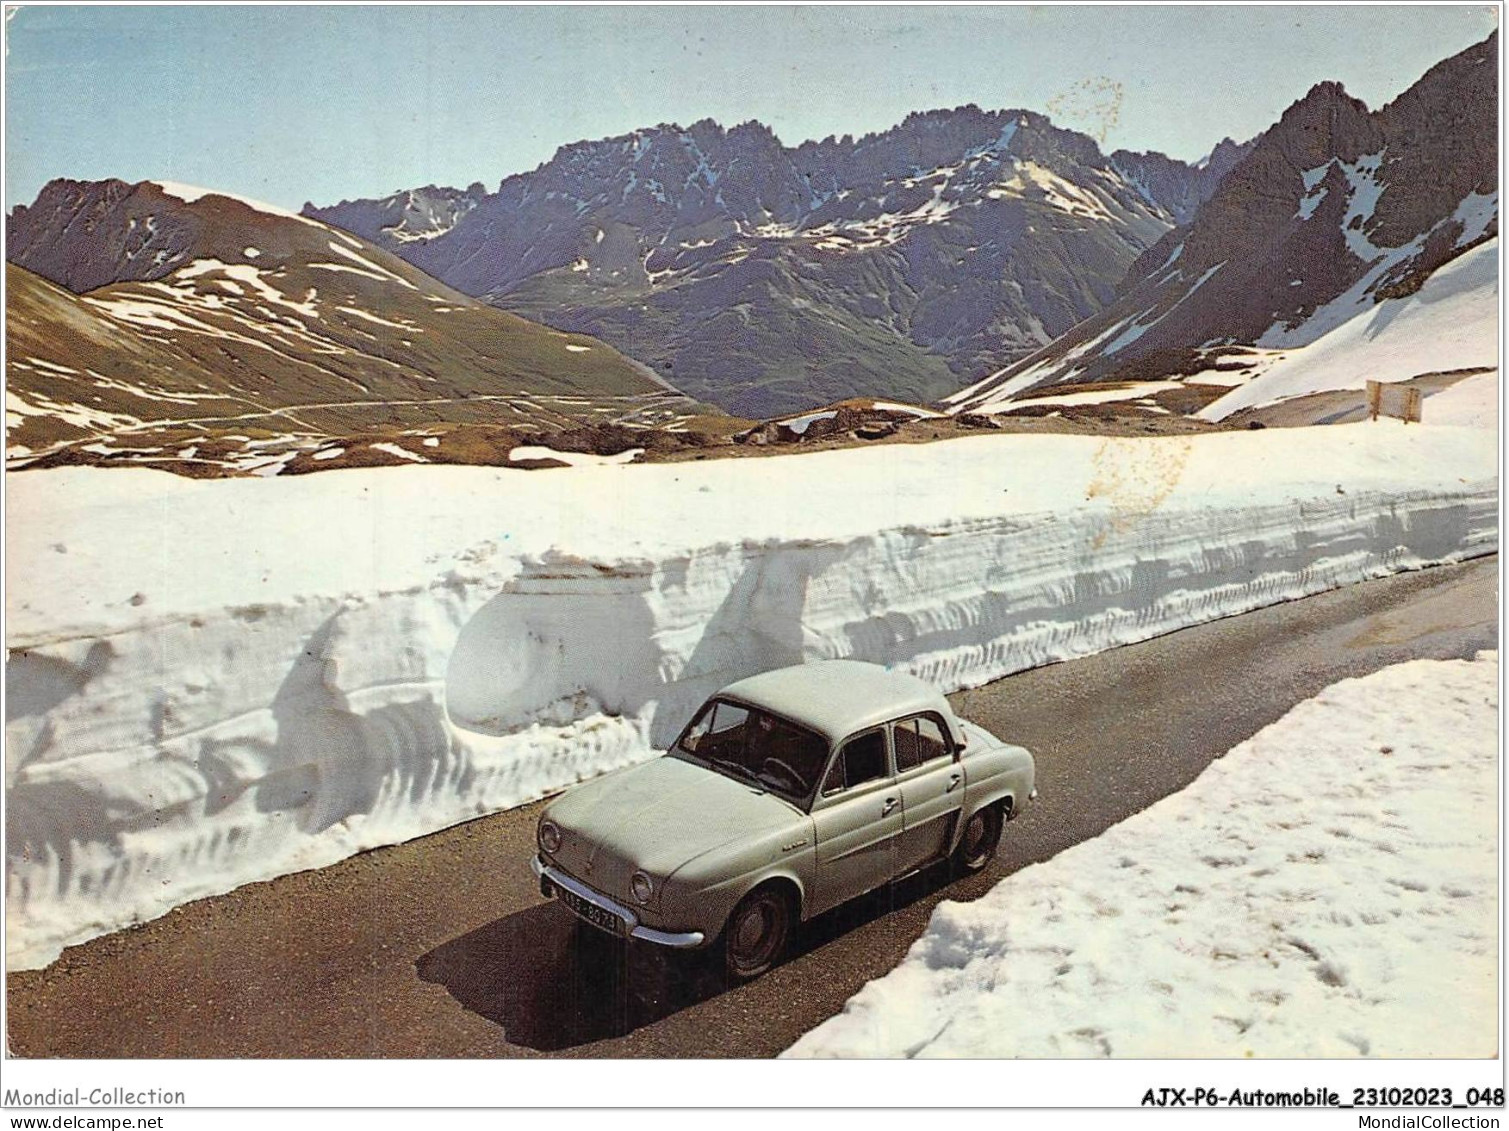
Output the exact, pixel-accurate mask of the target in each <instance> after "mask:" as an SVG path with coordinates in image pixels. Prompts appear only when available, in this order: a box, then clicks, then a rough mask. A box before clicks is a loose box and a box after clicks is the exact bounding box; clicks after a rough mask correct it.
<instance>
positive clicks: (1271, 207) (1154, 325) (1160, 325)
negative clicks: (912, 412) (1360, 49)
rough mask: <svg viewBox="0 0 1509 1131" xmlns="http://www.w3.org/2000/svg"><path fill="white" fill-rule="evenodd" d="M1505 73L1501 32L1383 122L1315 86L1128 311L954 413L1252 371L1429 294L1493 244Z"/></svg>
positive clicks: (1041, 354)
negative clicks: (1051, 395)
mask: <svg viewBox="0 0 1509 1131" xmlns="http://www.w3.org/2000/svg"><path fill="white" fill-rule="evenodd" d="M1497 62H1498V35H1497V33H1496V32H1495V33H1494V34H1493V35H1491V36H1489V38H1488V39H1486V40H1484V41H1483V42H1481V43H1479V44H1476V45H1475V46H1473V47H1471V48H1469V49H1467V50H1466V51H1463V52H1461V53H1460V54H1458V55H1455V56H1453V57H1451V58H1449V59H1446V60H1444V61H1443V62H1441V63H1439V64H1437V65H1436V66H1434V67H1432V68H1431V69H1430V70H1429V71H1428V72H1427V73H1426V74H1425V75H1424V76H1423V77H1422V78H1421V79H1420V80H1419V81H1418V82H1416V83H1415V84H1414V85H1413V86H1411V87H1410V88H1409V89H1408V90H1406V91H1405V92H1404V93H1403V94H1401V95H1400V96H1399V97H1398V98H1396V99H1395V100H1394V101H1393V102H1391V103H1389V104H1388V105H1386V106H1384V107H1382V108H1381V109H1379V110H1377V111H1370V110H1369V109H1368V107H1367V106H1366V105H1364V104H1363V103H1362V102H1360V101H1358V100H1357V99H1355V98H1353V97H1351V96H1350V95H1348V94H1347V92H1346V91H1345V90H1344V89H1343V88H1342V87H1341V86H1340V85H1339V84H1337V83H1334V82H1325V83H1320V84H1318V85H1316V86H1315V87H1314V88H1313V89H1311V90H1310V92H1309V93H1308V94H1306V95H1305V97H1303V98H1302V99H1300V100H1299V101H1297V102H1295V103H1294V104H1293V105H1292V106H1290V107H1289V108H1288V110H1286V111H1285V112H1284V114H1283V116H1282V117H1281V118H1280V120H1279V121H1278V122H1277V123H1276V124H1275V125H1274V126H1273V127H1272V128H1270V129H1269V130H1268V131H1267V132H1265V133H1264V134H1263V135H1262V136H1261V137H1259V138H1258V139H1257V140H1256V143H1255V144H1254V145H1253V146H1252V147H1251V149H1250V152H1248V153H1247V154H1246V155H1245V156H1244V157H1243V159H1242V160H1241V161H1239V162H1238V163H1237V164H1236V165H1235V166H1234V167H1233V168H1232V169H1231V170H1230V171H1229V172H1228V173H1227V174H1226V176H1225V177H1224V178H1223V179H1222V180H1221V182H1220V184H1219V185H1218V186H1217V188H1216V190H1215V192H1214V193H1213V194H1212V195H1211V197H1210V199H1209V200H1207V201H1206V202H1205V203H1204V204H1203V205H1202V206H1201V207H1200V208H1199V209H1198V211H1197V212H1196V213H1195V214H1194V216H1193V219H1192V220H1191V221H1190V222H1189V223H1187V224H1184V225H1182V226H1180V227H1179V228H1178V229H1176V230H1174V231H1172V232H1169V233H1168V234H1167V235H1165V236H1164V237H1162V238H1161V239H1160V240H1159V241H1158V242H1157V243H1156V244H1155V245H1153V246H1152V247H1151V248H1149V249H1148V250H1147V251H1146V252H1144V253H1143V254H1142V255H1141V256H1140V257H1139V258H1138V259H1137V261H1136V262H1135V263H1134V264H1133V265H1132V268H1131V270H1130V271H1129V272H1128V274H1127V277H1126V279H1125V280H1124V281H1123V282H1122V284H1121V288H1120V290H1121V294H1120V297H1119V298H1118V299H1117V300H1116V301H1115V302H1113V303H1111V304H1110V305H1109V306H1108V307H1107V308H1106V309H1105V310H1103V311H1101V312H1099V313H1098V314H1096V315H1094V316H1092V317H1090V318H1088V319H1086V320H1085V321H1084V322H1082V323H1081V324H1080V325H1078V326H1076V327H1075V328H1074V329H1073V330H1072V331H1071V332H1069V333H1067V334H1065V335H1063V336H1062V337H1060V338H1058V339H1057V340H1056V341H1054V342H1052V343H1051V344H1049V345H1048V346H1046V347H1045V348H1043V349H1042V350H1039V351H1037V352H1036V353H1034V354H1033V355H1031V356H1030V357H1028V358H1025V359H1023V360H1022V361H1020V362H1018V363H1016V364H1014V365H1011V366H1007V367H1004V368H1002V369H1001V370H999V371H997V372H995V373H992V374H991V375H990V376H988V377H987V378H985V379H984V380H982V381H980V382H978V383H976V384H975V385H974V386H972V387H970V388H968V389H965V390H963V391H962V392H961V393H959V394H956V395H954V396H953V397H950V398H948V402H949V404H950V405H951V407H953V408H954V409H955V410H979V409H983V408H989V407H990V406H992V405H998V404H1001V403H1004V402H1006V401H1009V400H1010V399H1011V398H1013V397H1019V396H1021V395H1022V394H1023V393H1026V392H1029V391H1034V390H1042V389H1043V388H1045V387H1048V386H1054V385H1061V384H1066V383H1068V384H1080V383H1093V382H1104V381H1108V380H1128V379H1131V380H1143V379H1159V378H1166V377H1169V376H1188V377H1190V378H1191V379H1192V380H1199V375H1200V374H1202V373H1221V374H1229V373H1237V374H1241V373H1242V372H1244V371H1249V370H1255V369H1259V368H1261V367H1262V366H1263V364H1264V362H1265V361H1266V360H1268V355H1269V354H1270V353H1271V352H1272V351H1277V350H1286V349H1292V348H1295V347H1302V346H1305V345H1307V344H1310V343H1312V342H1314V341H1316V340H1317V339H1319V338H1321V337H1322V336H1324V335H1326V334H1327V333H1329V332H1331V331H1334V330H1336V329H1337V328H1338V327H1340V326H1342V325H1343V324H1344V323H1346V322H1348V321H1349V320H1351V319H1352V318H1354V317H1356V316H1357V315H1359V314H1362V313H1366V312H1367V311H1369V310H1370V309H1371V308H1372V307H1373V306H1374V305H1375V304H1380V303H1386V302H1388V301H1389V300H1391V299H1398V298H1403V297H1406V296H1408V295H1410V294H1412V293H1414V292H1415V291H1417V290H1419V288H1420V287H1421V285H1422V284H1423V283H1424V282H1425V280H1426V279H1427V278H1429V277H1430V275H1431V274H1432V273H1433V272H1434V271H1435V270H1436V269H1437V268H1439V267H1441V266H1442V265H1444V264H1446V263H1448V262H1449V261H1451V260H1452V259H1454V258H1456V257H1457V256H1459V255H1461V254H1463V253H1464V252H1466V251H1467V250H1469V249H1470V248H1472V247H1474V246H1476V245H1477V244H1479V243H1481V242H1483V241H1486V240H1489V239H1491V238H1493V237H1494V236H1495V235H1496V234H1497V231H1498V75H1497ZM1222 379H1223V380H1226V378H1224V377H1223V378H1222Z"/></svg>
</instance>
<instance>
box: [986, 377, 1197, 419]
mask: <svg viewBox="0 0 1509 1131" xmlns="http://www.w3.org/2000/svg"><path fill="white" fill-rule="evenodd" d="M1183 387H1184V385H1183V382H1180V381H1145V382H1142V383H1141V384H1129V385H1125V386H1123V387H1122V388H1119V389H1087V390H1085V391H1084V392H1080V393H1056V394H1054V395H1053V396H1048V397H1025V398H1023V399H1022V400H1016V401H1012V402H1010V403H1009V404H1004V405H1000V406H998V407H996V408H995V409H994V411H998V412H1011V411H1012V410H1013V409H1018V408H1027V407H1029V406H1036V405H1045V404H1060V405H1073V404H1112V403H1114V402H1116V401H1137V400H1141V399H1143V398H1144V397H1147V396H1150V395H1151V394H1153V393H1164V392H1167V391H1168V390H1170V389H1182V388H1183Z"/></svg>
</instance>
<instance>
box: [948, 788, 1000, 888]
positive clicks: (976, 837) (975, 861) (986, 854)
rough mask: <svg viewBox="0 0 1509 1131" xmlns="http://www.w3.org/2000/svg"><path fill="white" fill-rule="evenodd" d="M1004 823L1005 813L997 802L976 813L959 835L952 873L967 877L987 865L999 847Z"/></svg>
mask: <svg viewBox="0 0 1509 1131" xmlns="http://www.w3.org/2000/svg"><path fill="white" fill-rule="evenodd" d="M1005 823H1006V819H1005V813H1004V812H1003V810H1002V803H1001V802H999V801H998V802H996V803H995V804H994V805H987V806H985V808H983V809H981V810H979V811H977V812H976V813H975V815H974V816H973V817H971V818H970V819H969V823H968V824H966V825H965V826H964V831H963V832H962V833H960V834H959V847H958V848H956V849H954V857H953V864H954V871H955V872H956V873H958V874H959V875H968V874H970V873H972V872H978V871H980V869H982V868H984V867H985V865H987V864H989V863H990V861H991V860H992V859H993V858H994V857H995V854H996V849H997V848H999V847H1000V845H1001V828H1002V826H1003V825H1004V824H1005Z"/></svg>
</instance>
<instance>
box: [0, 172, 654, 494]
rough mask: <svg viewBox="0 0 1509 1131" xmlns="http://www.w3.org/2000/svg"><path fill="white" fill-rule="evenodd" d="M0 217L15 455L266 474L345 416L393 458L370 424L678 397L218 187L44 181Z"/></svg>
mask: <svg viewBox="0 0 1509 1131" xmlns="http://www.w3.org/2000/svg"><path fill="white" fill-rule="evenodd" d="M6 234H7V239H8V242H7V246H6V253H7V255H8V256H9V259H10V261H9V262H8V263H7V265H6V345H7V354H6V394H7V399H6V410H7V411H6V431H7V435H6V443H7V449H6V451H7V458H8V461H9V465H10V466H17V465H19V464H25V463H32V462H36V461H38V460H39V459H50V460H52V461H53V462H64V461H66V462H84V463H103V462H106V461H112V460H114V461H126V462H152V463H156V464H159V465H167V466H172V467H174V468H175V469H177V470H180V471H182V472H184V473H186V474H225V473H237V472H244V471H248V470H252V469H259V470H261V471H264V472H265V471H268V470H276V469H277V468H278V467H281V466H284V465H287V464H288V463H289V462H290V460H294V459H297V458H298V457H299V456H300V455H301V454H305V453H308V452H310V451H312V450H314V449H317V448H319V447H320V445H321V442H322V441H323V440H327V439H330V438H332V437H334V438H346V437H353V436H362V437H363V439H364V440H365V441H367V443H364V444H363V448H364V450H365V451H364V455H365V458H367V459H369V460H370V461H372V462H385V463H397V462H400V461H401V460H402V459H403V458H404V457H402V456H394V455H392V454H391V452H388V453H386V454H384V452H383V449H381V448H376V449H374V448H373V447H371V446H370V442H372V441H375V442H376V443H378V444H386V445H388V446H389V447H390V448H391V447H399V448H400V449H401V450H404V451H408V452H409V453H410V454H411V455H412V456H413V457H414V458H421V459H422V458H425V456H426V454H427V453H425V452H424V451H423V437H424V436H425V435H426V433H433V432H435V431H437V429H436V428H435V426H436V425H448V424H463V423H466V424H470V423H480V424H484V425H487V426H489V427H492V428H498V427H500V426H502V427H508V428H513V429H516V430H518V431H519V432H521V433H523V434H526V435H528V434H534V435H540V434H543V433H547V432H553V431H557V430H559V429H562V428H569V427H572V426H578V425H581V424H583V423H585V422H596V421H601V420H612V419H617V418H619V417H624V416H628V415H630V414H632V413H635V412H642V411H644V410H645V409H646V408H652V407H654V406H655V405H658V404H660V403H661V402H666V403H672V402H675V401H681V398H676V397H674V396H673V395H672V394H670V393H668V391H667V389H666V388H665V386H664V385H663V384H661V383H660V382H659V381H658V380H656V379H654V378H653V377H652V376H651V375H649V374H647V373H646V372H645V371H644V369H643V367H642V366H639V365H637V364H635V363H633V362H630V361H629V360H628V359H627V358H625V357H623V356H622V355H620V354H619V353H618V352H617V351H616V350H614V349H612V348H611V347H609V346H607V345H606V344H604V343H603V342H600V341H597V340H596V339H593V338H587V337H584V336H580V335H568V334H563V333H561V332H560V331H558V330H552V329H548V328H546V327H544V326H540V325H537V324H535V323H532V322H529V321H526V320H525V319H522V318H518V317H516V316H514V315H511V314H507V313H505V312H503V311H501V310H498V309H496V308H495V307H492V306H488V305H486V304H484V303H480V302H477V301H476V300H474V299H471V298H468V297H466V296H465V295H463V294H460V293H458V292H456V291H453V290H451V289H450V288H449V287H446V286H443V285H442V284H440V283H439V282H437V281H436V280H434V279H432V278H430V277H429V276H427V275H425V274H424V273H423V272H422V271H419V270H417V269H416V268H414V267H412V266H410V265H409V264H408V263H406V262H404V261H403V260H401V259H399V258H398V257H396V256H394V255H391V254H389V253H388V252H386V251H384V250H382V249H381V248H378V247H376V246H373V245H372V244H369V243H366V242H364V241H363V240H360V239H358V238H357V237H356V236H353V235H350V234H349V233H347V232H344V231H341V230H339V229H337V228H332V227H329V226H327V225H325V224H323V223H321V222H319V221H316V220H312V219H309V218H308V217H304V216H299V215H297V214H296V213H291V212H287V211H285V210H283V209H278V208H274V207H273V206H271V205H265V204H261V203H259V202H257V201H250V200H245V199H243V198H240V197H236V196H233V195H230V194H227V193H223V192H217V191H212V190H207V189H201V188H195V187H192V186H188V185H178V184H172V183H157V182H150V181H144V182H142V183H140V184H136V185H129V184H126V183H124V182H122V181H95V182H80V181H66V180H57V181H53V182H51V183H50V184H48V185H47V186H46V187H45V188H44V189H43V190H42V192H41V193H40V194H39V195H38V197H37V200H36V201H35V203H33V204H31V205H24V206H21V207H19V208H17V209H16V210H15V211H14V212H13V213H12V214H11V215H10V216H9V217H8V218H7V222H6ZM428 454H433V453H428ZM306 466H307V464H306Z"/></svg>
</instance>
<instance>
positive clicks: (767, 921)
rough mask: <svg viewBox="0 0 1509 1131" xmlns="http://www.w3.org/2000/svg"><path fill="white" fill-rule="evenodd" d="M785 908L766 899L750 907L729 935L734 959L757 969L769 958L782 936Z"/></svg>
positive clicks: (744, 965)
mask: <svg viewBox="0 0 1509 1131" xmlns="http://www.w3.org/2000/svg"><path fill="white" fill-rule="evenodd" d="M780 920H781V909H780V908H779V907H776V906H774V905H773V903H772V902H771V901H769V900H766V899H761V900H759V901H758V902H756V903H754V904H752V905H751V906H750V907H749V908H747V909H746V910H745V911H744V913H743V914H742V915H740V916H739V921H738V922H737V923H735V924H734V925H733V929H732V934H731V936H730V939H729V943H730V950H731V951H732V957H733V960H734V962H735V963H736V964H737V965H738V966H739V967H740V968H741V969H753V968H756V967H759V966H763V965H764V964H765V963H766V962H769V961H770V959H771V956H772V954H773V953H774V951H775V948H776V946H777V945H779V937H780Z"/></svg>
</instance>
